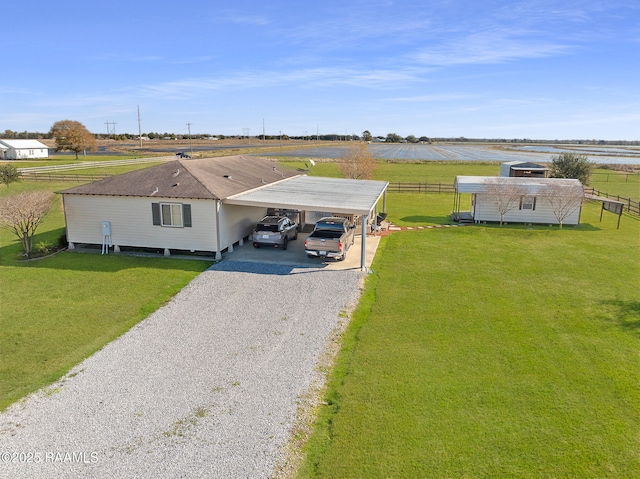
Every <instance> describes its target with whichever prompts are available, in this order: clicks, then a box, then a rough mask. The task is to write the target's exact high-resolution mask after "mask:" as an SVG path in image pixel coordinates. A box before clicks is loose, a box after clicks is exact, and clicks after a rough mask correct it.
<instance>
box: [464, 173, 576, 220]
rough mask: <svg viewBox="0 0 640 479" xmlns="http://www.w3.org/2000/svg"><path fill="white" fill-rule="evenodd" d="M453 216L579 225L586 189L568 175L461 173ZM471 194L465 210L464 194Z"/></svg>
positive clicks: (472, 218)
mask: <svg viewBox="0 0 640 479" xmlns="http://www.w3.org/2000/svg"><path fill="white" fill-rule="evenodd" d="M454 187H455V196H454V198H455V199H454V211H453V214H452V217H453V218H454V220H456V221H460V222H475V223H480V222H499V221H504V222H507V223H540V224H564V225H577V224H579V223H580V212H581V209H582V200H583V198H584V189H583V187H582V183H580V181H579V180H575V179H566V178H520V177H495V176H457V177H456V180H455V183H454ZM463 194H465V195H470V196H471V205H470V208H469V210H467V211H461V208H462V206H461V202H462V195H463Z"/></svg>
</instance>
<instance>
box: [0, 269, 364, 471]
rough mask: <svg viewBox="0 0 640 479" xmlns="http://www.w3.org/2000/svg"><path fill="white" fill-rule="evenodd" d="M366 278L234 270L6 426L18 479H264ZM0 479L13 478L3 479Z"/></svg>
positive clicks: (216, 273)
mask: <svg viewBox="0 0 640 479" xmlns="http://www.w3.org/2000/svg"><path fill="white" fill-rule="evenodd" d="M361 281H362V273H361V272H359V271H353V270H351V271H328V270H322V269H317V268H314V269H309V268H295V267H291V266H284V265H265V264H257V263H239V262H230V261H223V262H221V263H219V264H218V265H216V266H214V267H213V268H212V269H211V270H208V271H205V272H204V273H202V274H201V275H199V276H198V277H197V278H196V279H194V280H193V281H192V282H191V283H190V284H189V285H188V286H187V287H186V288H184V289H183V290H182V291H181V292H180V293H179V294H178V295H177V296H176V297H175V298H174V299H173V300H172V301H171V302H170V303H168V304H167V305H165V306H164V307H162V308H161V309H159V310H158V311H156V312H155V313H153V314H152V315H151V316H149V317H148V318H147V319H145V320H144V321H143V322H141V323H139V324H138V325H137V326H135V327H134V328H132V329H131V330H130V331H129V332H128V333H127V334H125V335H123V336H122V337H120V338H119V339H117V340H116V341H113V342H112V343H110V344H109V345H107V346H106V347H104V348H103V349H102V350H101V351H98V352H97V353H96V354H94V355H93V356H91V357H90V358H88V359H87V360H85V361H84V362H83V363H81V364H80V365H79V366H78V367H76V368H74V370H73V371H71V373H70V374H69V375H67V377H65V378H64V379H63V380H61V381H60V382H58V383H56V384H54V385H52V386H51V387H49V388H46V389H45V390H42V391H39V392H38V393H36V394H34V395H31V396H30V397H28V398H26V399H25V400H23V401H21V402H18V403H16V404H14V405H13V406H12V407H11V408H9V409H8V410H6V411H5V412H4V413H2V414H1V415H0V444H1V446H0V459H1V460H2V463H1V464H0V471H2V472H4V473H6V477H11V478H57V477H65V478H66V477H68V478H77V477H95V478H109V477H113V478H116V477H117V478H123V477H136V478H160V477H172V478H178V477H206V478H218V477H219V478H247V477H251V478H261V477H269V476H270V475H271V474H272V473H273V468H274V465H275V464H276V461H277V459H278V455H279V451H280V449H281V448H282V446H283V445H284V444H285V442H286V441H287V439H288V432H289V430H290V428H291V426H292V424H293V420H294V417H295V414H296V408H297V404H296V400H297V398H298V397H299V396H300V395H302V394H303V393H304V392H305V391H306V390H308V389H309V387H310V385H311V382H312V380H313V379H314V377H317V372H316V371H315V365H316V363H317V361H318V358H319V356H320V354H321V352H322V350H323V348H324V346H325V344H326V342H327V340H328V338H329V335H330V333H331V331H332V330H334V329H335V328H336V327H337V326H338V322H339V314H340V311H341V310H344V309H346V308H348V307H349V306H351V305H353V304H354V303H355V301H356V300H357V298H358V295H359V286H360V283H361ZM0 476H2V473H0Z"/></svg>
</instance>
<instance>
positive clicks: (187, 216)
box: [182, 205, 191, 228]
mask: <svg viewBox="0 0 640 479" xmlns="http://www.w3.org/2000/svg"><path fill="white" fill-rule="evenodd" d="M182 222H183V224H184V226H185V227H186V228H191V205H182Z"/></svg>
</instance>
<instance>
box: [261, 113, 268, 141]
mask: <svg viewBox="0 0 640 479" xmlns="http://www.w3.org/2000/svg"><path fill="white" fill-rule="evenodd" d="M266 143H267V137H266V136H265V134H264V118H263V119H262V144H263V145H265V144H266Z"/></svg>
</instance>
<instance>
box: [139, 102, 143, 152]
mask: <svg viewBox="0 0 640 479" xmlns="http://www.w3.org/2000/svg"><path fill="white" fill-rule="evenodd" d="M138 138H139V139H140V148H142V130H141V129H140V105H138Z"/></svg>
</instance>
